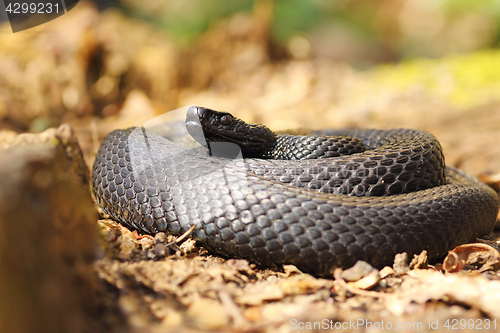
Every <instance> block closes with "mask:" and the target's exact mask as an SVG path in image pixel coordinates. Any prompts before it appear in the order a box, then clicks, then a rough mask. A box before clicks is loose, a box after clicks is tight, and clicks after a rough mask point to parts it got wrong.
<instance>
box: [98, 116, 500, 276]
mask: <svg viewBox="0 0 500 333" xmlns="http://www.w3.org/2000/svg"><path fill="white" fill-rule="evenodd" d="M185 125H186V127H187V130H188V131H189V134H191V136H192V138H194V139H195V140H196V141H198V142H200V143H201V144H202V145H203V146H205V147H202V146H199V145H198V148H191V147H186V146H182V145H179V144H177V143H176V142H175V141H176V139H178V138H177V137H176V136H175V135H171V136H170V137H169V136H168V135H163V134H162V133H161V131H160V132H158V131H155V130H153V129H146V128H144V127H137V128H135V129H134V128H131V129H126V130H115V131H113V132H111V133H109V134H108V135H107V136H106V137H105V138H104V140H103V142H102V144H101V147H100V149H99V151H98V153H97V156H96V159H95V162H94V166H93V170H92V187H93V192H94V195H95V198H96V201H97V203H98V204H99V205H100V206H101V207H102V208H103V210H104V211H105V212H106V213H108V214H109V215H111V216H112V217H113V218H114V219H116V220H117V221H119V222H121V223H122V224H124V225H126V226H127V227H129V228H131V229H136V230H139V231H142V232H145V233H149V234H154V233H157V232H168V233H170V234H173V235H180V234H182V233H184V232H186V231H187V230H189V229H190V227H191V226H193V225H195V226H196V227H195V229H194V230H193V232H192V234H191V236H192V237H193V238H194V239H196V240H197V241H199V242H200V243H202V244H203V245H204V246H205V247H206V248H208V249H209V250H210V251H212V252H215V253H218V254H221V255H223V256H226V257H234V258H244V259H248V260H249V261H251V262H254V263H257V264H261V265H264V266H270V267H279V266H280V265H282V264H293V265H296V266H297V267H298V268H300V269H301V270H303V271H305V272H309V273H311V274H314V275H317V276H328V275H330V274H331V273H332V272H333V270H334V269H335V268H337V267H340V268H348V267H350V266H352V265H353V264H355V263H356V261H358V260H364V261H366V262H368V263H370V264H371V265H373V266H375V267H379V268H380V267H382V266H384V265H390V264H392V262H393V260H394V256H395V255H396V254H397V253H402V252H406V253H408V255H410V256H412V255H414V254H419V253H420V252H421V251H422V250H427V253H428V257H429V260H431V261H435V260H438V259H441V258H443V257H444V256H445V255H446V254H447V251H449V250H451V249H453V248H454V247H455V246H457V245H459V244H463V243H466V242H470V241H472V240H474V239H475V238H476V237H478V236H482V235H487V234H489V233H490V232H491V231H492V229H493V227H494V224H495V220H496V216H497V213H498V197H497V195H496V193H495V192H494V191H493V190H492V189H491V188H489V187H488V186H486V185H484V184H483V183H481V182H480V181H479V180H477V179H475V178H473V177H469V176H467V175H465V174H463V173H462V172H461V171H458V170H456V169H454V168H450V167H445V163H444V157H443V153H442V149H441V146H440V144H439V142H438V141H437V140H436V139H435V137H434V136H433V135H432V134H430V133H427V132H424V131H418V130H406V129H396V130H360V129H345V130H325V131H319V132H316V133H314V134H315V135H312V136H293V135H280V136H276V135H275V134H274V133H273V132H271V131H270V130H268V129H267V128H266V127H264V126H262V125H253V124H246V123H245V122H243V121H241V120H239V119H237V118H235V117H233V116H232V115H230V114H228V113H224V112H217V111H214V110H210V109H207V108H202V107H191V108H189V110H188V112H187V117H186V122H185ZM191 141H193V142H194V140H193V139H191ZM206 148H209V149H206ZM242 157H244V158H242Z"/></svg>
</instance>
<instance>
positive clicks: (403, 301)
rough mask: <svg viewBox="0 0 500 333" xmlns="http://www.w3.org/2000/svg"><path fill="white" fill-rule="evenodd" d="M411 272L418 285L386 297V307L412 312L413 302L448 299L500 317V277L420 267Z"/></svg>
mask: <svg viewBox="0 0 500 333" xmlns="http://www.w3.org/2000/svg"><path fill="white" fill-rule="evenodd" d="M408 276H409V277H411V278H413V279H412V280H414V281H412V282H410V283H416V284H415V285H413V286H412V287H410V288H409V289H406V290H404V289H403V291H398V292H396V293H394V294H390V295H387V297H385V306H386V309H387V310H388V311H389V312H391V313H392V314H394V315H397V316H401V315H402V314H404V313H408V312H409V311H410V310H411V308H412V307H411V306H410V305H411V304H412V303H413V302H415V303H417V304H422V305H423V304H424V303H426V302H427V301H430V300H444V301H451V302H456V303H460V304H465V305H468V306H470V307H471V308H476V309H479V310H480V311H482V312H484V313H486V314H487V315H489V316H492V317H500V307H498V304H499V303H500V281H490V280H488V279H487V278H486V277H484V276H482V275H475V276H470V275H460V274H450V275H443V274H442V273H439V272H436V271H433V270H420V269H416V270H413V271H410V272H408ZM415 280H416V281H415ZM403 283H404V282H403ZM413 310H414V309H413Z"/></svg>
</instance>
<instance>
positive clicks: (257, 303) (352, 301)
mask: <svg viewBox="0 0 500 333" xmlns="http://www.w3.org/2000/svg"><path fill="white" fill-rule="evenodd" d="M101 227H102V228H103V229H102V230H103V232H102V235H103V237H104V238H106V242H105V244H106V246H107V248H106V249H105V252H106V258H103V259H101V260H100V261H98V262H97V263H96V270H97V272H98V273H99V276H100V277H101V278H102V279H103V280H104V281H106V282H107V283H108V284H109V285H112V286H115V288H116V289H117V290H118V293H119V301H118V303H119V305H120V308H121V309H122V311H123V312H124V313H125V314H127V320H128V321H129V324H130V325H132V326H133V327H141V326H142V327H144V326H148V325H157V326H158V327H162V328H169V329H175V328H178V327H183V326H185V325H187V326H190V327H193V328H196V329H199V330H204V329H211V330H219V329H223V328H228V327H232V328H233V329H236V331H248V330H256V331H258V330H259V329H261V328H264V327H265V328H266V331H271V332H272V331H273V329H275V330H278V331H279V329H280V328H283V327H289V325H290V320H292V319H293V318H305V319H307V320H315V319H316V318H319V319H323V318H335V320H334V321H338V322H342V321H345V320H348V318H363V316H365V313H366V310H368V309H369V310H370V313H371V315H373V316H374V317H373V320H374V321H376V320H381V318H383V320H393V321H395V322H396V321H397V320H399V319H401V318H409V317H411V316H415V314H420V315H421V316H424V314H429V313H431V314H432V313H438V312H439V311H441V310H442V309H443V308H445V307H447V306H454V309H455V310H454V311H456V310H457V309H459V311H461V312H460V313H461V316H463V317H465V318H474V319H477V318H484V316H485V315H486V316H489V317H494V318H497V317H498V318H500V308H497V306H496V305H497V304H498V303H499V302H500V277H498V275H496V273H495V271H496V270H497V269H498V268H499V267H500V266H499V263H500V254H499V252H498V251H497V250H495V249H494V248H493V247H491V246H489V245H487V244H484V243H476V244H466V245H461V246H458V247H456V248H455V249H454V250H453V251H450V253H449V255H448V257H447V258H446V260H445V261H444V264H442V265H437V266H432V265H429V264H428V260H427V254H426V252H425V251H423V252H422V253H421V254H420V255H415V256H414V258H413V259H411V258H409V257H408V256H407V255H406V254H401V255H398V256H397V257H396V258H395V262H394V265H393V267H384V268H383V269H381V270H380V271H379V270H377V269H375V268H373V267H372V266H370V265H369V264H367V263H364V262H358V263H357V264H356V265H355V266H353V267H352V268H350V269H348V270H345V271H342V270H337V271H335V280H331V279H318V278H315V277H313V276H311V275H309V274H304V273H302V272H301V271H300V270H298V269H297V268H296V267H295V266H292V265H286V266H284V267H283V271H282V272H278V271H275V270H262V269H258V268H257V267H256V266H255V265H252V264H249V263H248V262H247V261H246V260H236V259H229V260H225V259H223V258H219V257H214V256H210V255H207V253H206V252H204V251H203V250H201V251H200V250H197V247H195V246H194V244H190V246H189V247H188V248H186V244H189V242H184V243H183V244H179V245H177V244H176V245H175V246H174V247H173V248H172V247H167V246H166V245H167V244H168V243H169V242H172V239H170V238H168V237H167V236H166V235H162V234H159V235H157V236H156V237H154V238H151V237H137V235H134V233H132V232H130V231H129V230H128V229H126V228H123V227H121V226H119V225H118V224H116V223H114V222H111V221H109V222H108V221H106V223H104V221H101ZM490 244H492V245H496V243H495V242H490ZM177 246H179V247H177ZM158 249H163V250H162V251H159V250H158ZM160 252H161V255H160ZM200 253H201V254H202V255H200ZM410 259H411V260H410ZM457 305H458V306H457ZM433 309H434V310H433ZM440 309H441V310H440ZM380 311H383V312H384V313H386V315H384V316H385V317H377V316H381V313H382V312H380ZM429 311H430V312H429ZM436 311H437V312H436ZM440 313H441V312H440ZM442 313H443V314H442V315H439V318H440V319H441V318H444V319H447V318H450V317H449V313H448V312H442ZM387 316H389V317H387ZM436 316H437V315H436ZM388 318H389V319H388ZM268 328H273V329H271V330H268Z"/></svg>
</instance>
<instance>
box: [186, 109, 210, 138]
mask: <svg viewBox="0 0 500 333" xmlns="http://www.w3.org/2000/svg"><path fill="white" fill-rule="evenodd" d="M202 113H203V110H202V109H201V108H199V107H197V106H191V107H190V108H189V109H188V110H187V113H186V129H187V131H188V133H189V135H191V136H192V137H193V139H195V140H196V141H197V142H198V143H199V144H201V145H202V146H205V147H206V146H207V140H206V138H205V134H204V133H203V128H202V126H201V123H200V118H201V117H202Z"/></svg>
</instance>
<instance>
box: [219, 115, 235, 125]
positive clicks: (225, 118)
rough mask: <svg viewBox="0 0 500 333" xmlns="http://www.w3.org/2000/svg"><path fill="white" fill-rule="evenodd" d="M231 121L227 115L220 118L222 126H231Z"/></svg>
mask: <svg viewBox="0 0 500 333" xmlns="http://www.w3.org/2000/svg"><path fill="white" fill-rule="evenodd" d="M232 121H233V119H232V118H231V116H228V115H224V116H222V118H221V119H220V122H221V123H222V125H224V126H229V125H231V122H232Z"/></svg>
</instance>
